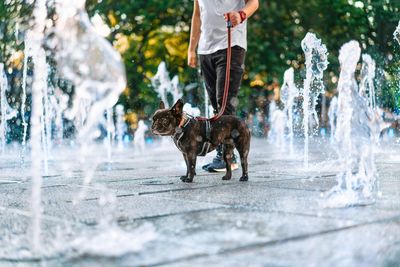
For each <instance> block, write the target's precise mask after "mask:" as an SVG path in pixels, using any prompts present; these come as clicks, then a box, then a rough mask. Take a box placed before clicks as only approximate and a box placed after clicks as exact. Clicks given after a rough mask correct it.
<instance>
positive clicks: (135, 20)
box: [0, 0, 400, 117]
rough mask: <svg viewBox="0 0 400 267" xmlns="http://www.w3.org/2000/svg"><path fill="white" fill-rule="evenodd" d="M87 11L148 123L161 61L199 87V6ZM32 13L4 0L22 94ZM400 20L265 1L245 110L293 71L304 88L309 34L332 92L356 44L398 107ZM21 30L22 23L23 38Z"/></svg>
mask: <svg viewBox="0 0 400 267" xmlns="http://www.w3.org/2000/svg"><path fill="white" fill-rule="evenodd" d="M86 7H87V10H88V13H89V15H90V16H93V15H94V14H96V13H97V14H99V15H100V16H101V17H102V18H103V20H104V22H106V24H107V25H108V26H109V27H110V28H111V34H110V36H109V40H110V42H112V43H113V45H114V46H115V47H116V48H117V49H118V50H119V51H120V53H121V54H122V56H123V60H124V62H125V66H126V71H127V78H128V87H127V89H126V90H125V92H124V93H123V94H122V96H121V98H120V102H121V103H122V104H123V105H124V106H125V107H126V109H127V110H128V112H129V111H135V112H137V113H138V115H139V117H144V116H149V115H150V114H151V113H152V112H153V111H154V110H155V109H156V107H157V106H158V105H157V103H158V97H157V94H156V93H155V91H154V89H153V88H152V87H151V83H150V78H151V77H152V76H153V75H154V74H155V73H156V71H157V66H158V64H159V63H160V62H161V61H165V62H166V63H167V68H168V70H169V72H170V76H171V77H172V76H173V75H175V74H178V75H179V79H180V82H181V84H182V86H185V85H188V84H190V83H194V82H198V75H197V70H194V69H190V68H188V67H187V65H186V57H187V47H188V41H189V33H190V22H191V16H192V9H193V0H179V1H178V0H166V1H155V0H146V1H139V0H87V3H86ZM31 11H32V6H31V5H29V4H27V3H26V2H25V1H23V2H22V1H20V0H3V1H0V37H1V39H2V42H1V47H0V61H1V62H6V65H7V66H8V67H9V70H8V74H9V75H10V77H11V78H10V80H15V82H12V83H11V84H12V87H13V91H14V92H20V82H17V80H19V81H20V79H19V78H20V73H21V68H22V66H21V58H22V56H23V52H22V51H23V32H24V30H25V29H26V28H27V27H29V19H30V18H31V14H30V12H31ZM399 20H400V2H399V0H362V1H355V0H335V1H332V0H279V1H276V0H269V1H260V8H259V10H258V11H257V12H256V14H255V15H254V16H253V17H252V18H250V19H249V22H248V44H249V46H248V52H247V55H246V57H247V58H246V72H245V75H244V80H243V84H242V88H241V90H240V93H239V96H240V101H239V103H240V108H239V109H240V110H241V111H246V112H254V111H255V109H256V108H257V107H258V108H262V106H263V105H264V103H265V101H262V98H265V97H266V96H267V95H268V94H270V93H271V92H272V91H273V90H274V89H276V88H277V87H279V85H280V82H282V78H283V73H284V71H285V70H286V69H287V68H289V67H293V68H294V69H295V70H296V79H297V82H298V84H299V85H301V79H302V78H303V77H304V57H303V52H302V50H301V47H300V42H301V40H302V39H303V38H304V36H305V34H306V33H307V32H309V31H310V32H314V33H316V34H317V36H318V37H320V38H322V41H323V43H325V44H326V46H327V48H328V51H329V53H330V54H329V62H330V64H329V67H328V70H327V72H326V73H325V83H326V85H327V90H328V91H330V92H333V93H334V92H335V87H336V83H337V78H338V77H337V75H338V74H339V63H338V59H337V57H338V51H339V48H340V47H341V45H343V44H344V43H345V42H347V41H350V40H352V39H355V40H357V41H359V42H360V43H361V45H362V48H363V52H364V53H365V52H366V53H370V54H371V55H372V56H373V58H375V59H377V65H378V68H380V69H381V71H380V75H378V76H379V77H381V78H379V79H380V80H379V81H378V85H379V88H378V90H377V94H378V96H379V100H380V101H381V106H384V107H388V108H390V109H395V107H396V105H397V106H398V105H399V102H400V100H399V99H398V97H397V95H398V92H397V89H398V87H399V84H400V83H399V79H400V77H399V75H398V74H399V71H398V69H399V65H400V64H399V56H398V55H395V52H394V47H395V44H394V43H395V42H394V40H393V35H392V34H393V31H394V29H395V28H396V25H397V23H398V21H399ZM16 25H20V26H19V29H20V31H19V34H17V35H16V34H15V28H16ZM397 53H400V51H399V50H397ZM14 78H15V79H14ZM198 84H200V85H201V83H198ZM198 87H200V86H198ZM185 94H186V100H187V99H190V100H192V101H194V102H196V101H197V102H202V99H203V98H202V95H203V91H202V89H201V88H195V89H193V90H192V91H190V92H187V91H186V92H185ZM396 97H397V98H396ZM15 99H18V97H16V98H15ZM194 104H198V105H201V104H202V103H194Z"/></svg>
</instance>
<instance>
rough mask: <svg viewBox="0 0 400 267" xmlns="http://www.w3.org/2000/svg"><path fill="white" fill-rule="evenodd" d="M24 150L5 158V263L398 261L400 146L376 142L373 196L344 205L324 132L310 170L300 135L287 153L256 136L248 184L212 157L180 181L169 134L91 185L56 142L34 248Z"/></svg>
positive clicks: (0, 250)
mask: <svg viewBox="0 0 400 267" xmlns="http://www.w3.org/2000/svg"><path fill="white" fill-rule="evenodd" d="M75 150H76V149H75ZM103 150H105V149H104V147H103V146H100V145H98V146H97V147H96V151H94V154H96V155H100V154H101V153H103V152H100V151H103ZM286 150H287V149H286ZM17 151H19V150H18V148H10V152H9V153H7V154H6V155H4V156H2V157H1V159H2V160H1V162H0V169H1V172H0V226H1V227H0V266H400V153H399V152H400V146H399V145H397V144H391V145H388V144H386V145H382V147H381V148H379V149H378V152H377V155H376V157H377V160H376V161H377V169H378V172H379V184H380V193H379V198H378V199H377V201H376V203H375V204H373V205H369V206H362V207H350V208H340V209H339V208H336V209H335V208H324V207H323V205H324V192H325V191H327V190H329V189H330V188H331V187H332V186H334V185H335V183H336V180H335V173H336V172H335V171H337V166H336V165H337V163H336V161H335V157H336V155H335V153H334V152H333V149H332V148H331V145H330V144H329V142H325V141H324V140H314V142H313V143H312V144H311V147H310V167H309V168H308V169H304V168H303V163H302V158H303V155H302V154H301V151H302V147H301V143H299V144H297V146H296V151H298V153H295V155H293V156H290V155H288V153H287V152H285V150H284V151H282V150H281V149H278V148H274V147H273V146H272V145H270V144H268V142H267V141H266V140H264V139H255V138H254V139H253V140H252V147H251V152H250V161H249V163H250V164H249V169H250V172H249V181H248V182H239V177H240V175H241V171H240V169H239V170H238V171H235V172H234V175H233V178H232V180H230V181H222V180H221V177H222V176H223V174H222V173H216V174H210V173H206V172H204V171H202V170H201V165H203V164H204V163H207V162H208V161H209V160H211V159H212V157H213V154H209V155H207V157H202V158H198V163H197V174H198V175H197V176H196V177H195V179H194V182H193V183H191V184H185V183H182V182H181V181H180V180H179V176H180V175H183V174H184V173H185V165H184V162H183V158H182V155H181V154H180V152H179V151H178V150H177V149H176V148H175V147H174V146H173V145H172V144H171V143H170V142H168V141H165V142H161V143H157V144H153V145H151V146H150V147H149V148H148V150H147V151H145V152H144V153H138V152H137V151H136V150H135V149H134V148H132V147H125V148H124V149H123V150H122V151H114V153H113V157H112V163H111V164H109V163H101V164H99V166H98V167H97V169H96V170H95V172H94V175H93V179H92V181H91V183H90V184H89V185H87V186H86V185H85V186H83V177H84V175H85V173H86V172H87V171H88V168H87V167H85V168H82V167H80V165H78V163H77V160H76V157H75V156H74V155H75V154H74V149H57V148H55V149H53V153H52V160H51V161H50V162H49V171H48V173H47V175H45V176H44V179H43V186H42V209H43V215H42V234H41V238H42V240H41V244H42V247H41V252H40V253H39V254H37V255H32V254H31V252H30V251H29V244H30V240H31V238H30V234H29V233H30V231H31V228H30V225H31V223H30V221H31V213H30V203H31V201H30V187H31V183H30V179H29V178H30V177H29V176H30V171H29V169H23V168H21V163H20V160H19V158H17V157H16V156H15V155H16V154H17ZM25 165H29V162H26V164H25ZM82 192H84V193H85V194H84V195H82ZM80 195H82V196H84V197H83V199H78V196H80Z"/></svg>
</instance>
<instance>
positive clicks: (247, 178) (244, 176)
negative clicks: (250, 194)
mask: <svg viewBox="0 0 400 267" xmlns="http://www.w3.org/2000/svg"><path fill="white" fill-rule="evenodd" d="M248 180H249V176H247V175H243V176H242V177H240V179H239V181H241V182H247V181H248Z"/></svg>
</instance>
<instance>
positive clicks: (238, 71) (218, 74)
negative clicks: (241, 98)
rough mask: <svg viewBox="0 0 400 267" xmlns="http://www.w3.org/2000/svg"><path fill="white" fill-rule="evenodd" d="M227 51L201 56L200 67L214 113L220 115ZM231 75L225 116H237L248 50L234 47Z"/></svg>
mask: <svg viewBox="0 0 400 267" xmlns="http://www.w3.org/2000/svg"><path fill="white" fill-rule="evenodd" d="M226 50H227V49H223V50H218V51H217V52H215V53H212V54H210V55H200V66H201V71H202V72H203V76H204V80H205V84H206V89H207V93H208V96H209V98H210V102H211V105H212V107H213V108H214V113H218V112H219V110H220V108H221V106H222V98H223V95H224V86H225V74H226V73H225V72H226V57H227V55H226ZM231 51H232V54H231V55H232V56H231V73H230V79H229V80H230V81H229V94H228V99H227V103H226V108H225V112H224V115H235V113H236V107H237V104H238V99H237V95H238V92H239V87H240V83H241V82H242V77H243V72H244V59H245V56H246V50H244V49H243V48H242V47H240V46H234V47H232V50H231Z"/></svg>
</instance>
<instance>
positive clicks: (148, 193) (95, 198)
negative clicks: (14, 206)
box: [65, 183, 236, 205]
mask: <svg viewBox="0 0 400 267" xmlns="http://www.w3.org/2000/svg"><path fill="white" fill-rule="evenodd" d="M228 185H236V184H233V183H232V184H230V183H229V184H228V183H227V184H218V185H210V186H203V187H191V188H172V189H165V190H157V191H148V192H136V193H131V194H118V195H116V197H117V198H123V197H133V196H150V195H155V194H161V193H169V192H179V191H192V190H199V189H206V188H213V187H219V186H228ZM159 198H160V197H159ZM98 199H99V197H93V198H85V199H84V200H83V201H94V200H98ZM170 199H174V200H180V199H178V198H170ZM183 201H187V202H188V200H183ZM65 202H66V203H72V200H67V201H65ZM202 203H209V202H202ZM221 205H223V204H221Z"/></svg>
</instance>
